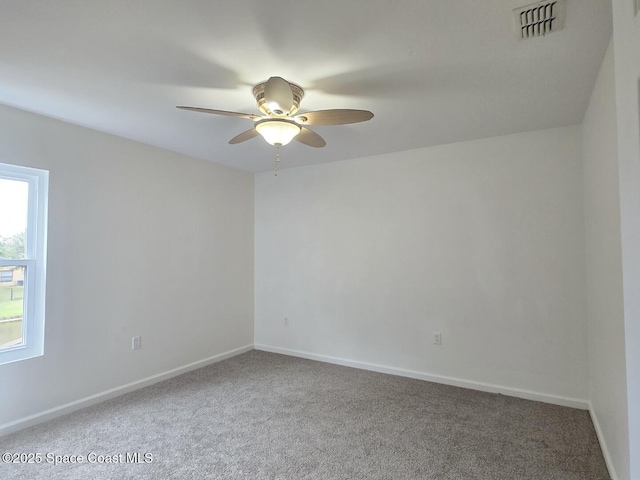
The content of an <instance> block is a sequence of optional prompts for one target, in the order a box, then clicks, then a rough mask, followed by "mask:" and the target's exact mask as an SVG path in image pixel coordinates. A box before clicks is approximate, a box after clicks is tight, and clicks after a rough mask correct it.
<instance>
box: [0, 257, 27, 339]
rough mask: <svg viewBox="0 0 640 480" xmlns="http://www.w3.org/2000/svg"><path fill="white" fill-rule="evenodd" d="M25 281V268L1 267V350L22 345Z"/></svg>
mask: <svg viewBox="0 0 640 480" xmlns="http://www.w3.org/2000/svg"><path fill="white" fill-rule="evenodd" d="M9 278H11V281H9ZM24 279H25V267H23V266H11V267H6V266H5V267H0V349H2V348H7V347H13V346H16V345H20V344H22V315H23V312H24Z"/></svg>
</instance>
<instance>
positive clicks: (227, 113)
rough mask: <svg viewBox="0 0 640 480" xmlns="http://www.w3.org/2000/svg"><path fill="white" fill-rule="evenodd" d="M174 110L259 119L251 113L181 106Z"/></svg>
mask: <svg viewBox="0 0 640 480" xmlns="http://www.w3.org/2000/svg"><path fill="white" fill-rule="evenodd" d="M176 108H180V109H181V110H190V111H192V112H202V113H213V114H214V115H226V116H228V117H241V118H248V119H249V120H258V119H259V118H260V116H259V115H253V114H251V113H240V112H228V111H226V110H212V109H210V108H199V107H185V106H183V105H179V106H177V107H176Z"/></svg>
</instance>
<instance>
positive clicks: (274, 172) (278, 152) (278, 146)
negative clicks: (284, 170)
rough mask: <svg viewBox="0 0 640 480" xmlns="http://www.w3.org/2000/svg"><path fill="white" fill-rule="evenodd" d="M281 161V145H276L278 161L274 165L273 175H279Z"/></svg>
mask: <svg viewBox="0 0 640 480" xmlns="http://www.w3.org/2000/svg"><path fill="white" fill-rule="evenodd" d="M279 163H280V145H276V163H275V165H274V167H273V175H274V176H275V177H277V176H278V164H279Z"/></svg>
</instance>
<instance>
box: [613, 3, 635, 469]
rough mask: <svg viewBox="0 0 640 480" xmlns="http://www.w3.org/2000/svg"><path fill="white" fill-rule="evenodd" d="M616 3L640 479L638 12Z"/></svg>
mask: <svg viewBox="0 0 640 480" xmlns="http://www.w3.org/2000/svg"><path fill="white" fill-rule="evenodd" d="M634 4H635V2H634V1H632V0H614V1H613V32H614V34H613V37H614V58H615V74H616V107H617V120H618V162H619V169H620V219H621V232H622V260H623V263H622V265H623V267H622V269H623V282H624V316H625V342H626V348H625V351H626V356H627V402H628V406H629V450H630V464H631V472H630V476H631V478H632V479H634V480H640V373H639V372H640V295H639V294H638V292H640V248H638V245H639V242H640V109H639V103H640V98H639V97H640V48H639V47H638V46H639V45H640V14H638V15H636V12H635V5H634Z"/></svg>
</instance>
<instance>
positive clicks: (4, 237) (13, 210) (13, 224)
mask: <svg viewBox="0 0 640 480" xmlns="http://www.w3.org/2000/svg"><path fill="white" fill-rule="evenodd" d="M28 206H29V184H28V183H27V182H25V181H22V180H9V179H6V178H0V258H10V259H17V258H25V235H26V232H27V210H28Z"/></svg>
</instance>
